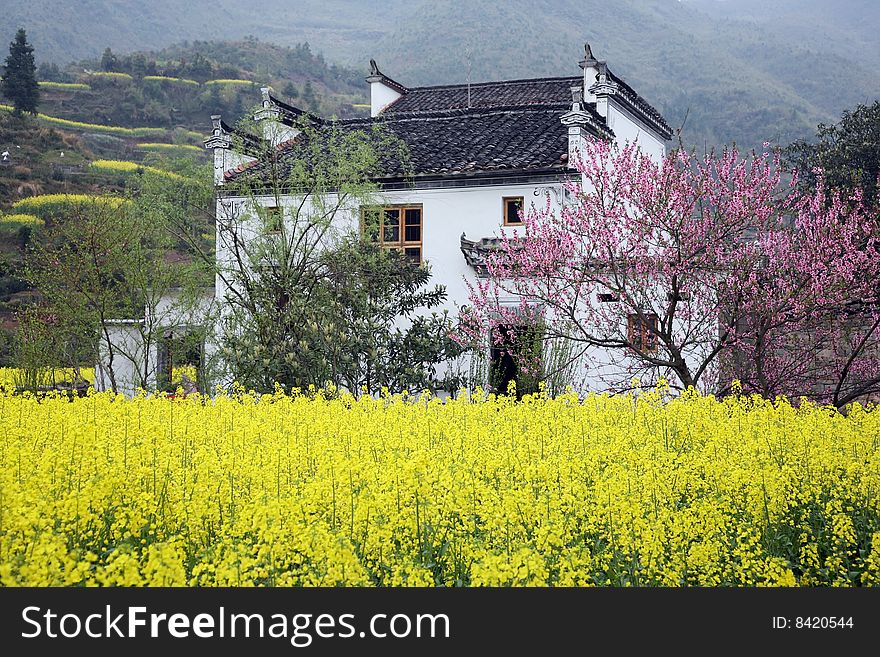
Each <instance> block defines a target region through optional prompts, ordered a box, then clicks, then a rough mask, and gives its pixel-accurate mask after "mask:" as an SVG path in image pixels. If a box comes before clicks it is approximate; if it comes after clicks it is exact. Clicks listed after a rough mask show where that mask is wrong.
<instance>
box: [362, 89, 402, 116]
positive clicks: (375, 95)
mask: <svg viewBox="0 0 880 657" xmlns="http://www.w3.org/2000/svg"><path fill="white" fill-rule="evenodd" d="M400 96H401V94H400V92H399V91H395V90H394V89H392V88H391V87H386V86H385V85H384V84H382V83H381V82H371V83H370V116H376V115H377V114H379V113H380V112H381V111H382V110H383V109H385V108H386V107H388V106H389V105H390V104H391V103H393V102H394V101H395V100H397V99H398V98H400Z"/></svg>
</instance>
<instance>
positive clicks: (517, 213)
mask: <svg viewBox="0 0 880 657" xmlns="http://www.w3.org/2000/svg"><path fill="white" fill-rule="evenodd" d="M501 200H502V202H503V204H504V225H505V226H522V223H523V197H522V196H505V197H504V198H503V199H501Z"/></svg>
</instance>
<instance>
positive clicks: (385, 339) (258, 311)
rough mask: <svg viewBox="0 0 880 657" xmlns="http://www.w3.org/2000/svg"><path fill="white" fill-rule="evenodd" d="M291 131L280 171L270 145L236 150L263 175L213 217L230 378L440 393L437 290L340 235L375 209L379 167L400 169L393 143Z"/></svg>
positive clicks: (379, 134)
mask: <svg viewBox="0 0 880 657" xmlns="http://www.w3.org/2000/svg"><path fill="white" fill-rule="evenodd" d="M298 128H299V129H300V130H301V131H302V132H301V134H300V136H299V137H298V139H297V147H298V149H299V150H298V151H296V152H295V153H294V155H295V157H293V158H286V159H285V161H283V162H282V161H279V159H278V157H277V152H276V151H275V149H274V148H272V147H271V146H270V145H269V146H266V147H264V149H265V152H258V151H260V150H261V147H260V146H258V145H256V144H257V142H248V143H247V144H246V143H242V144H241V147H242V148H244V147H246V146H247V147H248V148H250V149H251V151H250V152H251V153H252V154H253V155H255V156H257V157H259V158H260V160H261V161H262V162H264V163H266V168H264V169H262V170H261V171H259V172H255V173H252V174H251V175H246V176H242V177H241V178H240V179H239V180H237V181H234V182H233V183H231V185H232V187H231V189H230V192H231V193H233V194H235V195H237V196H243V197H245V198H247V199H248V201H247V202H245V203H244V204H237V206H236V209H235V210H233V209H232V206H231V205H228V204H227V205H225V206H223V209H221V210H220V211H219V214H218V217H217V224H218V241H219V243H220V244H221V245H222V246H223V254H222V255H223V256H224V257H223V258H222V259H221V261H220V263H219V265H218V267H219V269H218V278H219V279H220V280H221V281H222V282H223V287H224V295H225V298H224V300H223V302H224V303H225V305H226V306H227V307H228V308H229V312H228V314H227V315H226V316H225V324H224V326H223V335H222V336H221V341H222V358H223V359H224V360H225V361H226V363H227V364H228V365H229V368H230V375H231V378H234V379H235V380H237V381H240V382H241V383H243V384H244V385H246V386H248V387H251V388H254V389H256V390H263V391H271V390H272V389H273V386H274V384H275V383H276V382H277V383H280V384H282V385H283V386H285V387H286V388H295V387H298V388H305V387H307V386H309V385H315V386H323V385H324V384H325V383H327V382H328V381H330V382H333V383H334V384H337V385H342V386H345V387H346V388H348V389H349V390H352V391H353V392H359V391H360V390H362V389H366V390H367V391H369V392H371V393H375V392H378V391H380V390H381V388H382V387H383V386H387V387H390V388H392V389H394V390H401V389H412V390H421V389H423V388H429V389H436V388H438V387H442V386H444V384H445V382H442V381H439V380H438V377H437V376H436V372H437V370H438V367H437V366H438V364H439V363H440V362H442V361H444V360H446V359H448V358H450V357H453V356H454V355H456V354H457V349H458V348H457V346H456V345H454V344H453V343H452V341H451V340H450V339H449V338H448V337H447V336H448V333H449V329H450V328H451V327H450V325H449V320H448V319H447V318H446V317H445V316H441V315H434V314H432V313H431V312H430V311H431V309H433V308H435V307H437V306H438V305H440V304H441V303H442V301H443V300H444V299H445V291H444V290H443V289H442V288H434V289H425V287H426V285H427V283H428V280H429V278H430V273H429V271H428V270H427V268H425V267H421V266H418V265H415V264H412V263H411V262H409V261H407V260H405V259H403V258H402V257H400V256H398V255H397V254H396V253H390V252H385V251H380V250H379V249H378V248H377V247H375V246H372V245H369V244H364V243H362V242H361V239H360V236H359V235H358V234H355V233H353V232H352V231H351V230H350V229H346V228H344V226H346V225H347V226H351V225H353V223H354V222H352V219H354V220H355V221H356V220H357V217H359V215H360V209H361V208H363V207H368V206H373V205H376V204H377V200H376V195H377V192H378V189H377V187H376V184H375V183H374V182H372V179H373V178H374V176H375V175H376V174H377V173H378V171H379V170H380V164H381V162H382V160H383V158H385V157H389V156H391V157H397V158H398V159H401V160H402V161H404V162H405V161H406V157H405V156H406V153H405V148H404V146H403V144H401V143H400V142H399V141H398V140H397V139H396V138H394V137H393V135H391V134H390V133H387V132H386V131H384V130H382V129H381V128H376V129H375V130H373V131H371V132H366V131H361V130H350V129H347V128H343V127H340V126H338V125H336V124H333V123H330V124H321V125H316V124H312V123H309V122H308V121H307V120H303V121H302V122H301V123H300V125H299V126H298ZM252 129H253V127H252V126H248V125H247V124H245V125H242V126H240V131H241V132H245V131H249V130H252ZM254 149H257V150H256V151H255V150H254ZM291 160H292V161H291ZM288 195H289V196H288ZM267 203H268V205H267ZM269 206H272V207H274V208H278V209H277V210H272V209H270V207H269ZM451 385H454V384H451Z"/></svg>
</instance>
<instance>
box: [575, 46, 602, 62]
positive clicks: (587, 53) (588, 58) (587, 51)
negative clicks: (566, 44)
mask: <svg viewBox="0 0 880 657" xmlns="http://www.w3.org/2000/svg"><path fill="white" fill-rule="evenodd" d="M597 63H598V60H597V59H596V57H595V56H594V55H593V49H592V48H591V47H590V44H589V43H585V44H584V58H583V59H582V60H581V61H580V62H579V65H580V67H581V68H590V67H591V66H595V65H596V64H597Z"/></svg>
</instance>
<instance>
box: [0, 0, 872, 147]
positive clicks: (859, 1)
mask: <svg viewBox="0 0 880 657" xmlns="http://www.w3.org/2000/svg"><path fill="white" fill-rule="evenodd" d="M878 4H880V3H876V2H873V1H870V0H836V1H835V2H830V1H826V2H820V1H819V0H778V1H776V2H766V1H763V0H761V1H759V0H739V1H735V0H726V1H720V0H686V1H685V2H678V0H618V1H615V2H607V1H605V0H552V1H551V0H509V1H508V2H505V3H503V4H501V3H497V2H488V1H487V2H480V1H476V0H474V1H472V2H468V3H451V2H442V3H438V2H434V1H433V0H409V1H403V0H382V1H379V0H366V1H362V2H360V1H355V0H338V1H336V2H317V1H316V0H301V1H299V2H286V1H284V0H264V1H263V2H261V3H260V5H259V11H254V10H253V9H252V8H251V7H250V6H248V5H247V4H246V3H240V2H232V1H230V0H211V1H210V2H208V1H205V0H193V1H191V2H188V3H186V4H185V5H181V4H178V3H173V2H170V1H169V0H155V1H153V2H150V3H136V2H133V1H127V0H85V1H83V2H80V3H76V4H75V5H71V4H70V3H66V2H63V1H62V0H37V1H34V2H29V3H15V4H14V6H12V7H9V8H8V9H7V10H6V12H5V14H4V15H3V16H0V29H3V30H5V33H7V34H8V35H10V38H11V35H12V34H13V32H14V29H15V28H16V27H17V26H19V25H22V26H24V27H25V28H26V29H28V33H29V35H30V36H31V39H32V42H33V43H34V45H35V46H36V49H37V55H38V57H40V58H41V59H47V58H48V59H52V60H54V61H59V62H62V61H67V60H69V59H70V58H71V57H84V56H93V57H94V56H97V55H99V54H100V51H101V50H102V49H103V48H104V47H105V46H107V45H109V46H111V47H113V48H114V50H119V51H120V52H124V51H126V50H135V49H147V48H149V49H157V48H162V47H166V46H168V45H170V44H172V43H174V42H180V41H182V40H184V39H188V40H193V39H198V40H200V41H204V40H217V39H226V38H235V39H241V38H242V37H243V36H245V35H246V34H252V35H255V36H256V37H257V38H258V39H259V40H260V41H261V42H275V43H278V44H281V45H292V44H293V43H297V42H304V41H308V42H309V43H310V44H311V46H312V48H313V50H314V51H315V52H320V53H322V54H323V56H324V57H325V58H326V60H327V61H328V62H336V63H338V64H342V65H346V66H350V67H354V68H355V69H356V70H358V71H360V73H361V75H365V74H366V73H367V62H368V60H369V58H370V57H374V58H376V59H377V60H378V61H379V63H380V65H381V66H382V70H383V71H385V72H386V73H387V74H388V75H390V76H392V77H395V78H396V79H398V80H399V81H400V82H402V83H403V84H436V83H443V82H463V81H464V80H465V79H466V78H467V77H468V74H470V79H471V80H473V81H480V80H490V79H503V78H511V77H531V76H542V75H570V74H576V73H577V71H578V69H577V66H576V62H577V61H578V59H579V58H580V54H581V49H582V47H583V43H584V41H590V42H591V43H592V44H593V46H594V51H595V52H596V53H597V55H598V56H599V57H600V58H604V59H607V60H608V62H609V65H610V66H611V67H612V70H614V71H615V72H616V73H617V74H618V75H620V76H622V77H624V78H625V79H626V80H627V81H628V82H630V83H631V84H632V85H633V86H634V87H636V89H638V91H639V92H640V93H642V94H643V95H644V96H645V97H646V98H648V99H649V100H651V102H652V103H654V104H655V105H656V106H657V107H658V109H660V110H661V111H662V112H663V113H664V114H665V116H666V117H667V119H668V120H669V121H670V123H671V124H673V125H680V124H681V122H682V121H683V120H684V117H685V114H686V113H687V117H688V118H687V123H686V126H685V133H684V134H685V138H686V139H687V141H688V142H689V143H691V144H694V145H699V146H702V145H703V144H704V143H706V144H719V143H724V142H729V141H731V140H736V141H737V142H739V143H741V144H743V145H746V146H753V145H756V144H759V143H760V142H761V141H763V140H764V139H770V140H777V141H779V142H782V143H787V142H789V141H791V140H792V139H794V138H797V137H801V136H805V135H810V134H812V133H813V132H814V130H815V126H816V124H817V123H819V122H822V121H825V122H828V121H834V120H836V119H837V118H838V117H839V115H840V113H841V112H842V111H843V110H844V109H847V108H851V107H852V106H854V105H855V104H857V103H858V102H865V101H867V100H872V99H873V98H875V97H877V94H878V89H880V74H878V73H877V71H878V70H880V53H878V45H877V41H878V40H877V39H876V38H875V33H876V30H877V28H878V27H880V17H878V11H880V9H878V7H877V5H878ZM287 75H291V76H293V75H296V71H289V72H287Z"/></svg>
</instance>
